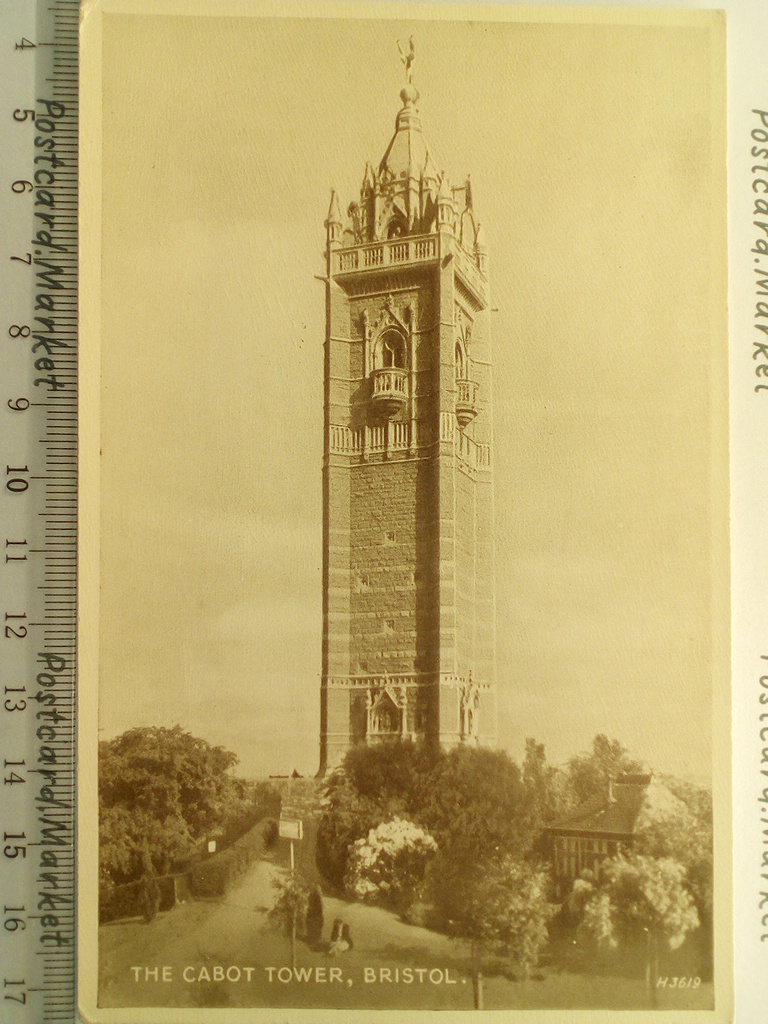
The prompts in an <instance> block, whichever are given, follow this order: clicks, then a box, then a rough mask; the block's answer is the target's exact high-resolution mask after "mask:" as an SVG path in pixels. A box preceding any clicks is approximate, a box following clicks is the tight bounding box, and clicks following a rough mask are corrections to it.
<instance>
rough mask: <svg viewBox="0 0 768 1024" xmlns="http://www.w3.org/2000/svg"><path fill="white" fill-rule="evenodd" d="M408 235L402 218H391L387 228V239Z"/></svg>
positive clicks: (406, 226) (396, 216)
mask: <svg viewBox="0 0 768 1024" xmlns="http://www.w3.org/2000/svg"><path fill="white" fill-rule="evenodd" d="M407 233H408V225H407V224H406V222H405V220H404V218H403V217H401V216H400V215H398V214H395V216H394V217H393V218H392V220H391V221H390V222H389V227H388V228H387V238H400V236H401V235H405V234H407Z"/></svg>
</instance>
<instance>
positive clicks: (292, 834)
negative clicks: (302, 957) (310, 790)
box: [278, 807, 304, 967]
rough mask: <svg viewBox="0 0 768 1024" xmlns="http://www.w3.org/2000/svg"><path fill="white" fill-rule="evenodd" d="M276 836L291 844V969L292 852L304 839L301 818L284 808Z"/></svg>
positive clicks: (293, 933) (293, 952) (293, 959)
mask: <svg viewBox="0 0 768 1024" xmlns="http://www.w3.org/2000/svg"><path fill="white" fill-rule="evenodd" d="M278 835H279V836H280V837H281V838H282V839H289V840H290V842H291V889H292V890H293V892H292V901H293V911H292V913H291V967H295V966H296V909H297V908H296V892H295V887H294V881H295V878H296V861H295V857H294V852H293V844H294V843H295V842H300V841H301V840H302V839H303V838H304V825H303V822H302V820H301V818H297V817H295V816H294V815H293V814H292V812H291V811H290V809H289V808H287V807H284V808H283V809H282V810H281V812H280V827H279V830H278Z"/></svg>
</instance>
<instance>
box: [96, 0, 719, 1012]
mask: <svg viewBox="0 0 768 1024" xmlns="http://www.w3.org/2000/svg"><path fill="white" fill-rule="evenodd" d="M183 8H184V13H181V7H180V6H179V5H174V4H167V5H166V4H121V3H111V2H110V0H106V2H103V3H101V4H96V5H95V6H94V8H93V9H92V10H90V11H88V12H87V13H86V15H85V18H84V24H83V28H82V53H83V80H82V91H83V99H82V103H83V107H82V110H83V126H84V128H83V130H84V135H85V142H84V143H83V147H84V148H83V164H84V165H86V164H87V171H86V174H87V175H88V180H89V181H90V182H91V185H92V186H93V187H92V188H91V189H90V190H89V192H88V193H84V195H90V196H91V198H90V199H89V200H88V208H87V210H86V211H85V213H84V215H83V221H82V231H83V246H84V254H85V255H84V257H83V270H82V273H83V278H84V282H85V284H84V294H83V301H84V308H85V313H84V328H85V333H84V339H85V340H84V345H83V364H82V371H81V385H80V387H81V394H82V396H83V404H84V408H86V401H87V410H86V411H85V412H84V413H83V414H82V418H81V438H82V467H83V469H82V473H83V488H84V496H83V523H84V528H83V531H82V535H81V565H82V572H81V615H80V621H81V638H80V659H81V666H82V669H81V680H82V683H81V686H82V693H83V695H84V696H83V697H82V701H83V705H84V711H83V722H84V725H83V726H82V727H81V743H80V766H81V771H80V778H81V787H82V788H81V808H82V811H81V824H80V829H81V850H83V853H82V854H81V876H80V878H81V894H82V895H81V909H80V929H81V931H80V935H81V950H84V951H85V950H90V951H91V952H92V955H88V956H86V954H85V952H81V954H80V988H81V1012H82V1013H83V1016H84V1018H85V1019H86V1020H89V1021H103V1022H104V1024H107V1022H111V1021H127V1020H129V1019H130V1020H131V1021H132V1022H134V1024H135V1021H136V1020H142V1021H147V1022H148V1024H152V1022H155V1021H157V1022H160V1021H164V1020H169V1021H170V1020H173V1021H177V1022H178V1021H185V1020H199V1019H202V1018H200V1017H199V1016H195V1014H196V1012H198V1011H201V1010H204V1011H206V1015H205V1018H204V1019H205V1020H206V1021H208V1020H219V1014H225V1019H227V1020H233V1021H234V1020H245V1019H248V1020H258V1019H261V1018H260V1017H259V1016H258V1015H257V1014H256V1013H255V1011H259V1010H264V1011H267V1010H280V1011H281V1012H283V1011H284V1012H288V1011H291V1010H317V1011H324V1012H325V1014H326V1015H325V1016H323V1017H322V1019H324V1020H328V1019H329V1018H328V1017H327V1011H342V1010H347V1011H355V1010H356V1011H371V1010H393V1011H398V1012H399V1013H403V1012H405V1011H434V1010H443V1011H456V1012H459V1011H468V1012H472V1011H483V1010H488V1011H498V1010H505V1011H509V1012H510V1013H511V1014H512V1016H513V1017H514V1016H515V1014H518V1015H519V1019H531V1014H533V1015H534V1016H535V1014H536V1013H540V1014H545V1015H546V1020H548V1021H549V1020H552V1021H556V1020H558V1019H563V1020H565V1019H566V1017H567V1019H571V1017H569V1016H567V1015H568V1014H569V1013H571V1012H572V1011H577V1010H582V1011H588V1012H590V1013H591V1016H590V1018H589V1019H594V1020H599V1019H605V1020H611V1021H614V1020H615V1021H619V1020H624V1019H632V1020H636V1019H637V1018H638V1011H647V1012H648V1013H649V1014H650V1019H659V1020H662V1019H663V1020H664V1021H665V1022H667V1021H674V1020H678V1019H680V1020H682V1019H683V1017H684V1018H685V1019H686V1020H689V1021H712V1022H713V1024H714V1022H720V1021H723V1022H724V1021H727V1020H729V1019H730V1013H731V998H732V995H731V975H732V969H733V968H732V962H731V946H730V943H731V922H730V916H731V896H730V873H731V863H730V856H731V855H730V845H731V838H732V835H731V820H730V797H729V793H730V724H729V722H730V719H729V715H730V650H729V626H730V624H729V615H730V611H729V608H730V606H729V546H728V529H729V504H728V502H729V477H728V349H727V319H726V317H727V303H726V298H727V280H726V175H725V160H726V123H725V25H724V18H723V16H722V14H721V12H715V11H695V10H688V11H672V10H663V9H657V10H644V9H634V10H629V9H623V10H619V9H610V8H602V9H587V8H584V9H579V10H577V9H575V8H562V9H554V8H530V7H525V8H522V7H514V6H510V7H505V8H501V7H488V8H483V7H481V6H480V5H477V6H474V7H470V6H468V5H454V4H448V5H445V6H440V5H429V6H424V7H420V5H410V6H409V8H408V9H405V8H404V7H402V6H400V7H397V6H389V5H386V4H357V3H347V4H337V5H335V6H333V5H325V4H321V3H317V4H310V5H301V7H300V8H299V7H298V6H297V8H296V11H295V12H294V11H292V10H291V8H290V7H288V6H287V5H280V7H279V9H278V8H277V7H270V6H266V5H261V4H247V5H239V4H226V5H223V4H219V5H216V4H213V3H199V4H198V3H194V4H186V5H183ZM299 15H300V16H299ZM85 201H86V200H85V199H84V202H85ZM86 837H88V838H87V839H86ZM97 837H98V838H97ZM86 846H87V847H88V849H87V850H85V849H84V848H85V847H86ZM243 1011H248V1013H247V1014H246V1016H242V1013H243ZM252 1011H253V1012H252ZM600 1011H604V1012H605V1017H604V1018H601V1016H600ZM625 1014H626V1015H627V1016H625ZM678 1015H679V1016H678ZM263 1019H264V1020H267V1019H270V1020H271V1019H273V1017H264V1018H263ZM286 1019H287V1018H286ZM308 1019H309V1018H308ZM319 1019H320V1017H318V1020H319ZM361 1019H362V1017H361ZM451 1019H453V1018H451ZM457 1019H458V1018H457ZM515 1019H517V1017H516V1018H515ZM537 1019H541V1018H537Z"/></svg>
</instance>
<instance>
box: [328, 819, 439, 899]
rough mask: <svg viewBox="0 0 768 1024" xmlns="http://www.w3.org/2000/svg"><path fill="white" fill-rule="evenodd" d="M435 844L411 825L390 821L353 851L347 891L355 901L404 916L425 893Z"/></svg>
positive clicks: (368, 836) (356, 843) (373, 830)
mask: <svg viewBox="0 0 768 1024" xmlns="http://www.w3.org/2000/svg"><path fill="white" fill-rule="evenodd" d="M436 852H437V843H436V842H435V840H434V839H433V838H432V836H430V835H429V834H428V833H427V832H425V831H424V829H422V828H419V827H418V825H414V824H413V822H411V821H404V820H403V819H401V818H393V819H392V821H389V822H385V823H383V824H381V825H379V826H378V827H377V828H375V829H371V831H370V832H369V833H368V835H367V836H366V837H365V838H362V839H358V840H357V842H355V843H354V845H353V847H352V851H351V854H350V857H349V861H348V865H347V877H346V880H345V881H346V887H347V889H348V891H349V892H351V893H352V894H353V895H354V896H356V897H357V898H358V899H361V900H364V901H366V902H370V903H382V904H384V905H385V906H390V907H392V908H393V909H395V910H397V911H398V912H399V913H400V914H405V913H406V912H407V911H408V910H409V909H410V908H411V907H412V906H413V904H414V903H415V902H416V901H417V900H419V899H420V898H421V897H422V896H423V893H424V883H425V878H426V870H427V865H428V864H429V862H430V860H431V859H432V858H433V857H434V855H435V853H436Z"/></svg>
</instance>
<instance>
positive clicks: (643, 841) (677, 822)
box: [634, 777, 713, 927]
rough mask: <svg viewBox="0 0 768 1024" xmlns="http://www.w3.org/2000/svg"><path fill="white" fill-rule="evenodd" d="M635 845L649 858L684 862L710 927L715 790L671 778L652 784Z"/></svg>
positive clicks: (688, 880) (698, 905)
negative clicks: (713, 799) (713, 794)
mask: <svg viewBox="0 0 768 1024" xmlns="http://www.w3.org/2000/svg"><path fill="white" fill-rule="evenodd" d="M634 848H635V850H636V851H637V852H638V853H644V854H646V855H647V856H649V857H656V858H663V857H672V858H673V859H674V860H676V861H678V862H679V863H680V864H682V865H683V867H684V868H685V871H686V885H687V887H688V889H689V891H690V893H691V895H692V896H693V898H694V901H695V903H696V909H697V910H698V912H699V917H700V919H701V922H702V924H706V926H707V927H709V926H711V923H712V901H713V849H712V793H711V792H710V791H709V790H707V789H703V788H702V787H699V786H693V785H691V784H690V783H687V782H682V781H680V780H676V779H673V778H670V777H665V778H664V779H663V781H662V782H660V783H652V784H651V786H649V787H648V790H647V794H646V800H645V801H644V804H643V807H642V809H641V812H640V814H639V816H638V819H637V824H636V838H635V846H634Z"/></svg>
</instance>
